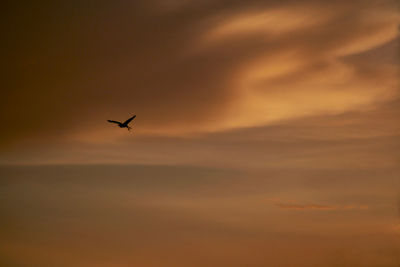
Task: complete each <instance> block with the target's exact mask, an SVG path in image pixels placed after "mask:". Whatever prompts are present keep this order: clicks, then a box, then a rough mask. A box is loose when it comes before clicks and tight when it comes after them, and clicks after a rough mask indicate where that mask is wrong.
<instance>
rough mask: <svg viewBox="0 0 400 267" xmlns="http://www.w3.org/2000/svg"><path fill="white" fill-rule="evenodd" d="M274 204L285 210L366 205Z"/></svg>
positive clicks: (331, 208) (353, 208)
mask: <svg viewBox="0 0 400 267" xmlns="http://www.w3.org/2000/svg"><path fill="white" fill-rule="evenodd" d="M274 205H275V206H277V207H279V208H280V209H285V210H286V209H287V210H366V209H368V206H365V205H362V206H358V205H346V206H340V205H319V204H284V203H275V204H274Z"/></svg>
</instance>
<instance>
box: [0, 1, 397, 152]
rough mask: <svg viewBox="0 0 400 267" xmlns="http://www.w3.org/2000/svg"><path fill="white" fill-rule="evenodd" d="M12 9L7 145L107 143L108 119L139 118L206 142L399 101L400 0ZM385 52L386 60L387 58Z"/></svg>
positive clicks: (20, 5) (72, 4)
mask: <svg viewBox="0 0 400 267" xmlns="http://www.w3.org/2000/svg"><path fill="white" fill-rule="evenodd" d="M3 9H4V10H3V13H4V14H5V16H4V19H5V23H4V24H3V25H4V26H3V27H5V29H4V30H3V34H4V35H5V36H4V37H3V45H4V47H5V49H4V51H5V52H6V53H5V64H3V65H4V67H5V70H4V71H3V73H4V74H5V80H4V82H3V104H2V105H1V116H2V117H1V119H2V121H3V123H2V126H1V127H2V128H1V133H0V134H1V140H2V146H4V145H6V144H12V143H18V142H19V141H21V140H25V139H41V138H48V137H52V138H56V139H59V138H67V139H68V136H69V135H71V134H73V135H82V136H83V135H86V134H90V135H93V134H94V135H96V134H97V135H99V136H98V138H97V139H101V137H100V136H101V135H103V134H104V135H105V136H107V135H110V134H109V133H108V134H107V133H106V132H107V131H108V127H109V125H104V123H103V122H104V120H105V119H109V118H114V119H120V120H122V119H124V118H126V117H128V116H129V115H130V114H131V113H136V114H137V115H138V120H140V127H138V131H137V134H139V135H141V134H143V135H149V134H151V135H153V134H157V135H165V134H168V135H171V134H172V135H193V134H199V133H207V132H218V131H223V130H230V129H239V128H243V127H255V126H256V127H258V126H265V125H269V124H271V123H275V122H279V121H282V120H287V119H293V118H302V117H307V116H315V115H317V116H320V115H332V114H341V113H343V112H348V111H357V110H360V109H361V110H363V109H366V108H367V109H368V108H369V107H374V106H376V105H377V104H380V103H384V102H385V101H390V100H393V99H395V98H396V97H397V93H398V91H397V87H396V86H397V85H396V79H395V77H396V74H397V73H396V71H397V68H398V61H393V58H396V57H397V55H396V45H397V44H398V39H396V36H397V34H398V22H399V14H398V6H397V5H396V1H381V0H379V1H365V0H363V1H351V2H349V1H330V2H329V3H327V2H326V1H317V0H302V1H254V0H249V1H222V0H214V1H184V0H182V1H178V0H177V1H147V0H146V1H113V2H112V3H111V2H109V1H62V2H58V1H56V2H53V1H48V2H46V1H35V2H31V1H26V2H24V1H22V2H21V1H19V2H15V3H12V4H9V5H6V6H5V7H4V8H3ZM395 39H396V40H395ZM391 43H392V44H391ZM374 49H375V50H377V51H376V52H374ZM366 51H371V52H366ZM374 54H377V55H375V57H374ZM381 54H385V55H386V58H387V59H382V60H379V61H378V60H376V58H382V56H380V55H381ZM369 57H370V58H369ZM371 58H372V60H371ZM111 135H113V134H111ZM109 137H110V136H109Z"/></svg>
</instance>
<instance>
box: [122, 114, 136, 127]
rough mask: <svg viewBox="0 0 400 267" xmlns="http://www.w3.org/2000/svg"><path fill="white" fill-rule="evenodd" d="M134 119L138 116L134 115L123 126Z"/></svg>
mask: <svg viewBox="0 0 400 267" xmlns="http://www.w3.org/2000/svg"><path fill="white" fill-rule="evenodd" d="M134 118H136V115H133V116H132V117H131V118H129V119H127V120H126V121H125V122H124V123H123V124H125V125H128V123H130V122H131V121H132V120H133V119H134Z"/></svg>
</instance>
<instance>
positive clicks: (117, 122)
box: [107, 120, 122, 124]
mask: <svg viewBox="0 0 400 267" xmlns="http://www.w3.org/2000/svg"><path fill="white" fill-rule="evenodd" d="M107 121H108V122H111V123H116V124H122V123H120V122H119V121H113V120H107Z"/></svg>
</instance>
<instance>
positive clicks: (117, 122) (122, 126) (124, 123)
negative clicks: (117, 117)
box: [107, 115, 136, 131]
mask: <svg viewBox="0 0 400 267" xmlns="http://www.w3.org/2000/svg"><path fill="white" fill-rule="evenodd" d="M134 118H136V115H133V116H132V117H131V118H129V119H127V120H126V121H125V122H123V123H122V122H119V121H113V120H107V121H108V122H111V123H116V124H118V126H119V127H120V128H128V131H130V130H131V129H132V127H129V126H128V124H129V123H130V122H131V121H132V120H133V119H134Z"/></svg>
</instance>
